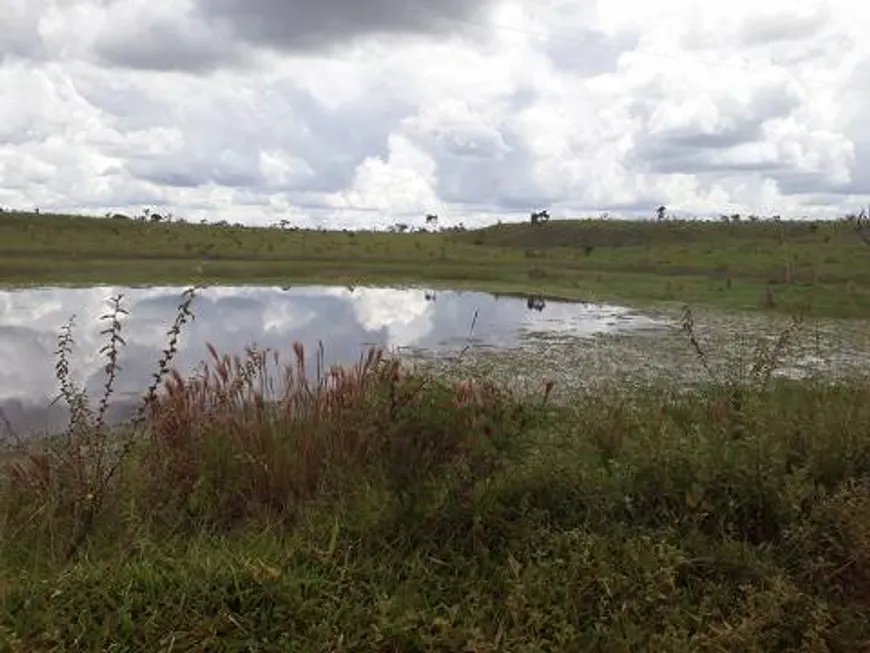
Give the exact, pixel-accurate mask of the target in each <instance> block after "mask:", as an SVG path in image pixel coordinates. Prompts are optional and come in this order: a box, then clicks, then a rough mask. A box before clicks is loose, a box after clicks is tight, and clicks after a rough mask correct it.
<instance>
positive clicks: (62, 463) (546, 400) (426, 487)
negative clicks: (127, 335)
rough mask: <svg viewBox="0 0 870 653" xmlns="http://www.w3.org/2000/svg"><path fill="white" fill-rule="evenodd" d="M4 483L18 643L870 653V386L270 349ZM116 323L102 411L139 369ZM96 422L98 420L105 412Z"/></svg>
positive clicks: (26, 458) (185, 304)
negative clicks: (670, 380)
mask: <svg viewBox="0 0 870 653" xmlns="http://www.w3.org/2000/svg"><path fill="white" fill-rule="evenodd" d="M191 297H192V294H190V293H189V294H187V295H185V296H184V298H183V301H182V303H181V305H180V307H179V312H178V317H177V320H176V322H175V323H174V324H173V325H172V326H171V327H170V329H169V332H168V338H169V343H170V344H169V345H168V346H167V349H166V352H165V356H164V359H163V361H161V364H160V369H159V370H158V371H157V373H156V374H155V377H154V381H153V383H152V386H151V388H150V389H149V390H148V391H147V392H146V393H145V396H144V398H143V401H142V404H141V406H142V408H141V411H140V413H139V416H138V417H137V418H136V420H134V421H133V422H132V423H131V424H128V425H126V426H124V425H122V426H114V427H110V426H107V425H106V424H105V423H104V421H103V420H102V419H101V414H102V412H101V407H102V406H103V405H104V402H103V400H102V398H100V399H98V400H97V401H96V404H94V402H93V401H91V400H90V399H89V398H88V397H86V396H85V395H83V393H82V391H81V390H80V389H79V388H77V387H75V386H74V385H73V384H72V383H71V382H70V380H69V378H70V377H69V369H70V365H71V361H70V360H69V355H68V352H69V343H70V342H71V338H72V337H73V331H72V329H66V330H64V331H63V332H62V333H61V335H60V338H59V346H58V364H57V368H56V369H57V375H58V380H59V385H60V388H61V392H62V394H63V396H64V397H65V399H66V401H67V402H68V403H69V404H70V406H71V407H73V408H74V410H73V413H72V415H73V416H72V418H71V422H70V428H69V430H68V432H67V433H66V434H63V435H62V436H60V437H56V438H51V439H40V440H36V441H30V442H28V443H23V444H22V446H21V447H20V448H18V449H16V450H14V451H13V452H12V454H11V455H9V456H8V457H7V458H6V459H5V460H4V462H3V463H0V648H2V649H3V650H10V651H28V652H30V651H74V650H80V651H96V650H142V651H164V650H165V651H169V650H171V651H205V650H209V651H211V650H250V651H343V650H346V651H553V650H566V651H579V650H590V651H599V650H600V651H693V652H694V651H748V650H764V651H861V650H870V622H868V620H867V619H866V615H867V614H868V610H870V492H868V490H870V480H868V479H870V438H868V433H870V428H868V427H870V378H867V377H865V378H853V379H848V380H842V381H836V382H832V383H825V382H823V381H821V380H819V381H806V382H801V383H794V382H786V381H780V380H777V379H776V378H775V377H774V375H773V371H774V370H775V368H776V365H777V361H778V357H779V355H780V353H781V351H782V349H783V347H784V346H785V344H786V342H787V341H788V339H790V338H795V337H799V333H800V331H799V329H798V326H799V325H798V323H797V322H795V323H794V325H793V326H792V327H790V328H789V329H788V330H786V331H784V332H783V333H782V336H781V337H780V339H779V340H778V341H777V342H775V343H772V344H771V345H769V346H768V347H766V348H762V349H760V350H759V351H758V355H757V357H756V361H755V365H754V366H753V367H752V369H750V370H749V371H748V372H747V373H746V375H745V376H741V375H738V374H737V373H733V374H723V373H722V371H721V370H718V369H715V367H714V365H713V364H711V363H710V362H709V356H708V352H707V351H706V350H705V345H704V342H703V338H701V336H700V335H699V334H698V333H697V330H696V327H695V324H694V320H693V318H692V314H691V312H689V311H687V312H686V313H685V315H684V320H683V325H684V329H685V332H686V337H687V346H689V347H691V348H693V350H694V351H695V353H696V355H697V357H698V359H699V364H700V365H702V366H705V365H706V366H707V367H708V368H709V371H708V374H709V378H710V382H709V383H708V384H705V385H702V386H699V387H698V388H697V389H696V390H695V391H693V392H691V393H686V392H677V391H672V390H669V389H667V388H664V387H660V388H657V389H646V390H643V391H634V392H628V391H625V390H620V389H619V388H615V389H611V390H607V391H603V390H602V391H596V392H595V393H587V394H581V395H578V396H576V397H574V398H573V400H572V401H569V402H559V403H556V402H554V401H553V400H552V399H551V391H552V390H553V386H552V384H551V383H549V382H545V381H544V380H542V383H541V387H540V389H539V390H538V391H537V392H535V393H533V394H532V395H529V396H520V395H515V394H512V393H510V392H508V391H506V390H505V389H503V388H502V387H501V386H499V385H498V384H497V383H494V382H492V381H489V380H487V379H486V378H471V379H458V380H452V379H448V378H447V377H436V376H431V375H427V374H425V373H423V372H420V371H415V370H413V369H406V368H405V367H404V366H403V365H402V364H401V363H400V362H399V361H398V360H394V359H391V358H389V357H387V356H385V355H384V354H383V353H382V352H380V351H378V350H371V351H370V352H369V353H368V354H367V355H366V356H364V357H363V358H362V359H361V360H360V361H359V363H358V364H357V365H355V366H353V367H348V368H333V369H331V370H320V371H319V372H318V373H316V374H314V375H313V377H312V370H306V369H305V365H304V361H305V360H306V357H305V352H303V351H302V349H301V347H299V346H298V345H297V346H295V347H294V348H293V351H292V352H291V353H290V358H289V359H287V360H285V359H284V358H283V357H282V355H279V354H277V353H274V352H267V351H260V350H256V349H253V348H249V349H248V350H247V351H246V354H245V355H244V356H235V357H233V356H227V355H224V354H221V353H220V352H217V351H214V350H212V351H211V360H210V361H209V362H208V364H207V365H205V366H204V367H203V368H201V369H200V370H199V372H197V373H196V374H193V375H192V376H190V377H189V378H183V377H181V376H180V375H178V374H176V373H173V372H172V371H171V363H172V359H173V356H174V355H175V350H176V346H175V344H174V343H175V342H177V338H178V334H179V333H180V332H181V331H182V329H183V327H184V324H185V322H186V321H187V320H188V319H190V317H191V316H190V314H189V306H190V301H189V300H190V298H191ZM122 315H123V306H122V304H121V298H120V297H118V298H115V299H114V300H113V301H112V303H111V304H110V307H109V311H108V313H107V315H106V318H105V319H106V324H107V330H106V343H107V344H106V348H105V349H104V352H103V355H104V356H105V358H106V362H107V377H106V387H105V392H104V396H110V395H111V392H112V382H113V381H112V380H113V378H114V372H113V370H115V368H116V366H117V361H118V355H117V352H118V351H120V349H121V348H122V347H123V336H122V331H123V319H122ZM92 406H94V407H92Z"/></svg>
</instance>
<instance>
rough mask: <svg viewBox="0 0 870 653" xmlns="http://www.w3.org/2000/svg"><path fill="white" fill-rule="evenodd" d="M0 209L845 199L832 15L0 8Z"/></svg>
mask: <svg viewBox="0 0 870 653" xmlns="http://www.w3.org/2000/svg"><path fill="white" fill-rule="evenodd" d="M2 5H3V10H2V11H0V207H7V208H13V209H21V210H30V209H33V208H36V207H38V208H40V209H41V210H43V211H48V210H53V211H72V212H77V213H86V214H103V213H106V212H124V213H128V214H138V213H141V212H142V211H143V209H145V208H148V209H151V210H154V211H157V212H160V213H172V214H173V215H174V216H176V217H182V218H186V219H189V220H202V219H205V220H221V219H226V220H229V221H231V222H241V223H244V224H250V225H266V224H273V223H275V222H277V221H279V220H289V221H290V222H291V223H293V224H297V225H299V226H324V227H329V228H334V227H339V228H384V227H387V226H389V225H392V224H395V223H397V222H404V223H408V224H411V225H422V224H424V220H425V215H426V214H428V213H435V214H437V215H438V216H439V218H440V224H441V225H442V226H450V225H454V224H458V223H460V222H461V223H464V224H465V225H466V226H480V225H483V224H490V223H494V222H496V221H497V220H504V221H517V220H527V219H528V215H529V212H531V211H533V210H537V209H541V208H548V209H549V210H550V214H551V216H552V217H553V218H564V217H579V216H589V215H593V216H596V215H600V214H602V213H608V214H610V215H613V216H620V215H626V216H627V215H636V216H641V217H653V216H654V212H655V209H656V207H658V206H660V205H665V206H666V207H667V208H668V210H669V212H672V213H674V214H677V215H719V214H721V213H725V214H732V213H743V214H748V213H756V214H760V215H771V214H780V215H783V216H784V217H802V216H810V217H835V216H837V215H842V214H843V213H847V212H855V211H857V210H858V209H859V208H860V207H861V206H866V205H867V204H868V202H870V121H868V120H867V119H866V116H867V115H868V114H870V39H868V38H867V37H866V34H867V33H868V32H870V5H868V4H866V3H860V2H858V0H794V1H792V2H788V3H786V2H785V1H784V0H770V1H768V2H758V1H757V0H730V1H729V2H720V1H718V0H710V1H707V2H700V0H693V1H689V0H657V1H656V2H654V3H649V2H646V1H645V0H607V2H604V1H603V0H600V1H599V0H534V2H532V0H405V1H404V2H400V1H398V0H318V2H311V0H2Z"/></svg>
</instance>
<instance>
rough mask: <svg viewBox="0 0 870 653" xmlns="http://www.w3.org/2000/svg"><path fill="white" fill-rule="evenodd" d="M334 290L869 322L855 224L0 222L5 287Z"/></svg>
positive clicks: (866, 269) (869, 250) (866, 279)
mask: <svg viewBox="0 0 870 653" xmlns="http://www.w3.org/2000/svg"><path fill="white" fill-rule="evenodd" d="M190 282H204V283H222V284H230V283H277V284H282V285H285V284H299V283H337V284H360V283H373V284H410V283H421V284H427V285H431V286H435V287H461V288H465V289H475V290H488V291H494V292H503V293H511V292H512V293H539V294H542V295H545V296H549V297H554V298H555V297H562V298H566V299H611V300H620V299H621V300H626V301H631V302H639V303H650V302H661V301H665V302H688V303H691V304H709V305H716V306H722V307H725V308H737V309H765V310H778V311H794V310H802V311H808V312H811V313H813V314H815V315H818V316H829V317H846V316H856V317H866V316H868V315H870V247H868V246H867V245H866V244H865V243H863V242H862V241H861V239H860V238H859V237H858V235H857V234H856V233H855V230H854V227H853V225H852V224H851V223H849V222H847V221H845V220H840V221H831V222H815V223H810V222H785V221H783V222H768V221H764V222H749V221H742V222H740V223H728V224H725V223H721V222H701V221H697V222H663V223H657V222H653V221H619V220H571V221H567V220H566V221H553V222H549V223H545V224H541V225H536V226H533V225H531V224H510V225H499V226H493V227H489V228H486V229H480V230H470V231H466V232H459V233H405V234H396V233H372V232H358V233H354V232H326V231H324V232H319V231H304V230H299V231H290V230H286V231H285V230H280V229H276V228H243V227H232V226H227V227H221V226H216V225H198V224H181V223H170V224H165V223H150V222H138V221H133V220H123V219H106V218H85V217H72V216H55V215H35V214H18V213H3V214H0V285H2V284H6V285H17V284H32V283H118V284H122V283H137V284H141V283H178V284H185V283H190Z"/></svg>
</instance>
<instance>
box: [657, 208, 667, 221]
mask: <svg viewBox="0 0 870 653" xmlns="http://www.w3.org/2000/svg"><path fill="white" fill-rule="evenodd" d="M667 210H668V209H667V208H666V207H665V206H660V207H659V208H657V209H656V220H659V221H661V220H664V219H665V213H666V212H667Z"/></svg>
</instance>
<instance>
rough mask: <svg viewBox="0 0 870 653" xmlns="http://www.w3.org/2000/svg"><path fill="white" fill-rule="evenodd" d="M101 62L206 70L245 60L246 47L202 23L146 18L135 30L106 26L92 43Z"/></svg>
mask: <svg viewBox="0 0 870 653" xmlns="http://www.w3.org/2000/svg"><path fill="white" fill-rule="evenodd" d="M94 53H95V54H96V55H97V57H98V59H100V61H102V62H103V63H107V64H109V65H111V66H118V67H121V68H131V69H134V70H152V71H170V70H184V71H188V72H197V73H207V72H211V71H214V70H217V69H219V68H224V67H229V66H233V65H237V64H242V63H245V62H246V61H248V56H247V51H246V50H245V49H244V48H242V47H240V46H239V45H238V44H236V43H232V42H228V41H227V40H226V39H221V38H218V36H217V35H216V34H215V33H212V32H210V31H209V30H207V29H206V28H205V27H204V26H203V25H201V24H196V23H189V22H188V23H185V22H184V21H183V20H177V21H170V20H168V19H166V18H165V17H161V18H154V19H150V20H148V21H146V22H145V24H143V25H141V26H139V27H138V28H137V33H136V34H129V33H127V32H124V31H121V32H117V31H114V30H112V31H110V30H106V31H103V32H102V33H101V35H100V36H99V38H98V39H97V41H96V43H95V44H94Z"/></svg>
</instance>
